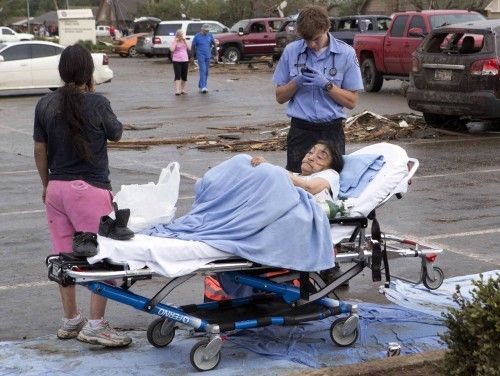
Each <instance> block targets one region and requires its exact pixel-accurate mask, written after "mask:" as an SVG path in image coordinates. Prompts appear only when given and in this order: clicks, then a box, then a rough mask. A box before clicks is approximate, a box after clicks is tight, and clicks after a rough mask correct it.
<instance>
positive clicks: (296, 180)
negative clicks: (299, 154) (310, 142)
mask: <svg viewBox="0 0 500 376" xmlns="http://www.w3.org/2000/svg"><path fill="white" fill-rule="evenodd" d="M264 162H266V160H265V159H264V157H262V156H257V157H253V158H252V160H251V161H250V163H251V164H252V166H254V167H256V166H258V165H259V164H261V163H264ZM343 166H344V161H343V159H342V155H341V154H340V153H339V152H338V151H337V150H336V148H335V145H334V144H333V143H331V142H330V141H326V140H319V141H317V142H316V144H315V145H314V146H313V147H312V148H311V150H309V152H308V153H307V154H306V155H305V157H304V158H303V159H302V164H301V166H300V174H297V173H294V172H290V171H289V172H288V173H289V175H290V179H291V180H292V183H293V185H295V186H296V187H300V188H302V189H304V190H305V191H307V192H309V193H311V194H312V195H314V197H315V198H316V201H317V202H318V203H324V202H325V201H327V200H328V201H336V200H337V196H338V194H339V189H340V182H339V173H340V171H341V170H342V168H343Z"/></svg>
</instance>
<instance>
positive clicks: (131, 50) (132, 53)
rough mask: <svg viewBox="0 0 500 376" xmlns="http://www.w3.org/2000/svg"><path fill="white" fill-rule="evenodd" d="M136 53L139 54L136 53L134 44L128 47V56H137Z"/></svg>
mask: <svg viewBox="0 0 500 376" xmlns="http://www.w3.org/2000/svg"><path fill="white" fill-rule="evenodd" d="M137 55H139V54H138V53H137V50H136V49H135V46H132V47H130V48H129V49H128V56H130V57H137Z"/></svg>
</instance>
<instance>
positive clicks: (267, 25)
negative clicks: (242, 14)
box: [214, 17, 284, 63]
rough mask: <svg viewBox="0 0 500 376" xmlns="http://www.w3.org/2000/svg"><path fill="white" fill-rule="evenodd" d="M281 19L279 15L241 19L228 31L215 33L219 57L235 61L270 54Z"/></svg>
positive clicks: (282, 19) (230, 61) (274, 44)
mask: <svg viewBox="0 0 500 376" xmlns="http://www.w3.org/2000/svg"><path fill="white" fill-rule="evenodd" d="M283 21H284V18H280V17H270V18H253V19H250V20H241V21H238V22H237V23H235V24H234V25H233V26H232V27H231V29H230V30H229V32H228V33H222V34H215V35H214V38H215V43H216V44H217V51H218V55H219V58H220V59H223V60H225V61H227V62H228V63H237V62H239V61H240V60H244V59H249V58H252V57H255V56H263V55H272V54H273V51H274V46H276V32H277V31H278V29H279V28H280V26H281V24H282V23H283Z"/></svg>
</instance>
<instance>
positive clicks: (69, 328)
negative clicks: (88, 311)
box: [57, 316, 87, 339]
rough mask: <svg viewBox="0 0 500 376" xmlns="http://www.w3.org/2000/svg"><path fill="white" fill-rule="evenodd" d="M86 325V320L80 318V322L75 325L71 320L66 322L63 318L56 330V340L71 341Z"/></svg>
mask: <svg viewBox="0 0 500 376" xmlns="http://www.w3.org/2000/svg"><path fill="white" fill-rule="evenodd" d="M86 323H87V320H86V319H85V318H84V317H81V316H80V320H79V321H77V322H76V323H73V322H72V320H68V319H65V318H63V319H62V325H61V327H60V328H59V329H58V330H57V338H59V339H71V338H75V337H76V336H77V335H78V333H80V330H82V328H83V326H84V325H85V324H86Z"/></svg>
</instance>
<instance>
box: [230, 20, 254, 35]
mask: <svg viewBox="0 0 500 376" xmlns="http://www.w3.org/2000/svg"><path fill="white" fill-rule="evenodd" d="M249 22H250V21H249V20H241V21H238V22H236V23H235V24H234V25H233V26H231V29H230V30H229V31H231V32H233V33H237V32H238V31H240V27H241V28H243V30H245V29H246V27H247V25H248V23H249Z"/></svg>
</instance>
